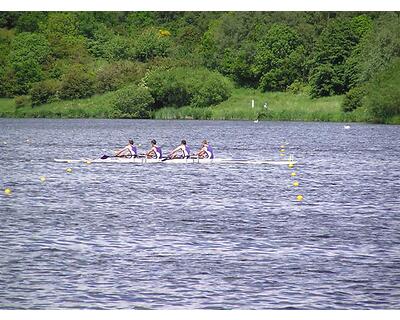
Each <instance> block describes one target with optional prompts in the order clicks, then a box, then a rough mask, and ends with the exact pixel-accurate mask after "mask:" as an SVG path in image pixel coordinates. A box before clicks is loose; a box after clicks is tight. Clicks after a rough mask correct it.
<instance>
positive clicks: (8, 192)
mask: <svg viewBox="0 0 400 320" xmlns="http://www.w3.org/2000/svg"><path fill="white" fill-rule="evenodd" d="M4 193H5V194H6V195H7V196H9V195H10V194H11V189H10V188H5V190H4Z"/></svg>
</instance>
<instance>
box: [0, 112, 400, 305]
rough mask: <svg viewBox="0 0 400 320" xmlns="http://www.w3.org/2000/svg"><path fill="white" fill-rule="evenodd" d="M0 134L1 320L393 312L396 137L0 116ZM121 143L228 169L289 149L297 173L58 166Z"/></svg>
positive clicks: (385, 130)
mask: <svg viewBox="0 0 400 320" xmlns="http://www.w3.org/2000/svg"><path fill="white" fill-rule="evenodd" d="M0 133H1V135H0V179H1V188H2V194H1V195H0V308H3V309H5V308H18V309H20V308H34V309H55V308H56V309H57V308H105V309H116V308H128V309H181V308H185V309H192V308H211V309H288V308H289V309H290V308H295V309H366V308H367V309H389V308H391V309H393V308H399V307H400V302H399V301H400V214H399V213H400V211H399V205H400V199H399V191H400V188H399V183H400V172H399V169H398V163H397V162H396V159H397V158H398V155H399V151H400V142H399V136H400V127H398V126H397V127H396V126H380V125H363V124H353V125H351V128H350V129H349V130H345V129H344V127H343V124H329V123H289V122H260V123H257V124H255V123H253V122H207V121H129V120H121V121H115V120H112V121H108V120H10V119H0ZM129 137H133V138H134V139H135V140H136V141H137V142H138V143H141V144H143V145H145V144H146V146H145V147H146V148H147V147H148V145H147V144H148V142H149V140H150V139H151V138H153V137H154V138H156V139H157V140H158V141H159V142H160V144H161V145H163V146H164V150H165V151H167V150H170V149H171V148H172V147H173V146H174V145H176V144H177V143H179V141H180V140H181V139H182V138H186V140H188V141H189V142H190V145H191V147H192V149H196V148H197V144H198V143H199V142H200V141H201V140H202V139H203V138H204V137H206V138H208V139H209V140H210V141H211V142H212V144H213V146H214V149H215V151H216V153H217V156H218V157H238V158H243V157H244V158H246V157H248V158H251V157H257V158H274V159H279V158H280V156H279V146H280V145H281V144H282V143H284V142H286V143H288V144H287V146H286V153H287V154H288V153H291V154H293V155H294V156H295V157H296V158H297V160H298V161H299V164H298V165H296V166H295V168H294V169H290V168H288V167H287V166H281V167H271V166H260V165H243V164H242V165H216V164H214V165H204V164H203V165H196V164H194V165H193V164H192V165H167V164H153V165H115V164H114V165H113V164H91V165H87V164H62V163H55V162H53V158H80V157H86V156H87V157H97V156H99V155H102V154H104V153H110V152H111V151H112V150H113V149H115V147H116V146H120V145H123V144H124V143H125V141H126V140H127V138H129ZM145 147H142V148H141V149H143V150H144V149H145ZM252 155H253V156H252ZM68 167H71V168H72V170H73V172H72V173H71V174H67V173H66V171H65V170H66V168H68ZM293 171H295V172H296V173H297V176H296V177H292V176H291V172H293ZM40 176H45V177H46V181H45V182H44V183H42V182H40V180H39V178H40ZM294 180H297V181H299V183H300V185H299V186H298V187H294V186H292V183H293V181H294ZM6 187H9V188H11V189H12V195H11V196H6V195H4V193H3V190H4V189H5V188H6ZM298 194H302V195H303V196H304V200H303V201H302V202H298V201H296V196H297V195H298Z"/></svg>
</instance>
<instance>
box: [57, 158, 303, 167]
mask: <svg viewBox="0 0 400 320" xmlns="http://www.w3.org/2000/svg"><path fill="white" fill-rule="evenodd" d="M54 161H55V162H62V163H135V164H146V163H164V164H187V163H204V164H212V163H215V164H268V165H288V164H295V163H296V161H294V160H293V159H286V160H262V159H260V160H256V159H254V160H249V159H221V158H216V159H199V158H190V159H167V160H164V161H163V160H162V159H146V158H115V157H110V158H107V159H77V160H73V159H54Z"/></svg>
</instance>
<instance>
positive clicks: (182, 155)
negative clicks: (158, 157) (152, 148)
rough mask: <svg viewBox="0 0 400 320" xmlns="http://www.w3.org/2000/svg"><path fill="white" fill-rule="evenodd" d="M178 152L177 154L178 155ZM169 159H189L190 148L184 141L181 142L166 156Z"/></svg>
mask: <svg viewBox="0 0 400 320" xmlns="http://www.w3.org/2000/svg"><path fill="white" fill-rule="evenodd" d="M178 152H179V154H178ZM168 158H170V159H189V158H190V148H189V146H188V145H187V144H186V140H182V141H181V145H180V146H178V147H176V148H175V149H174V150H173V151H172V152H171V153H170V154H169V156H168Z"/></svg>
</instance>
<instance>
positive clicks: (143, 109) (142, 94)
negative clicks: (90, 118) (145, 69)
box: [113, 85, 154, 119]
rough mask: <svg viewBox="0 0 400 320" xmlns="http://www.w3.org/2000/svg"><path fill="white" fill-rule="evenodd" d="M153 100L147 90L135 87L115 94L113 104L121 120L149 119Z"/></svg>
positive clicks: (126, 88)
mask: <svg viewBox="0 0 400 320" xmlns="http://www.w3.org/2000/svg"><path fill="white" fill-rule="evenodd" d="M153 103H154V99H153V97H152V96H151V94H150V92H149V90H148V89H147V88H144V87H138V86H136V85H131V86H127V87H125V88H122V89H120V90H118V91H116V92H115V97H114V101H113V104H114V106H115V108H116V110H117V111H118V112H119V113H120V116H121V117H122V118H136V119H143V118H144V119H145V118H149V117H150V111H151V106H152V104H153Z"/></svg>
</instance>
